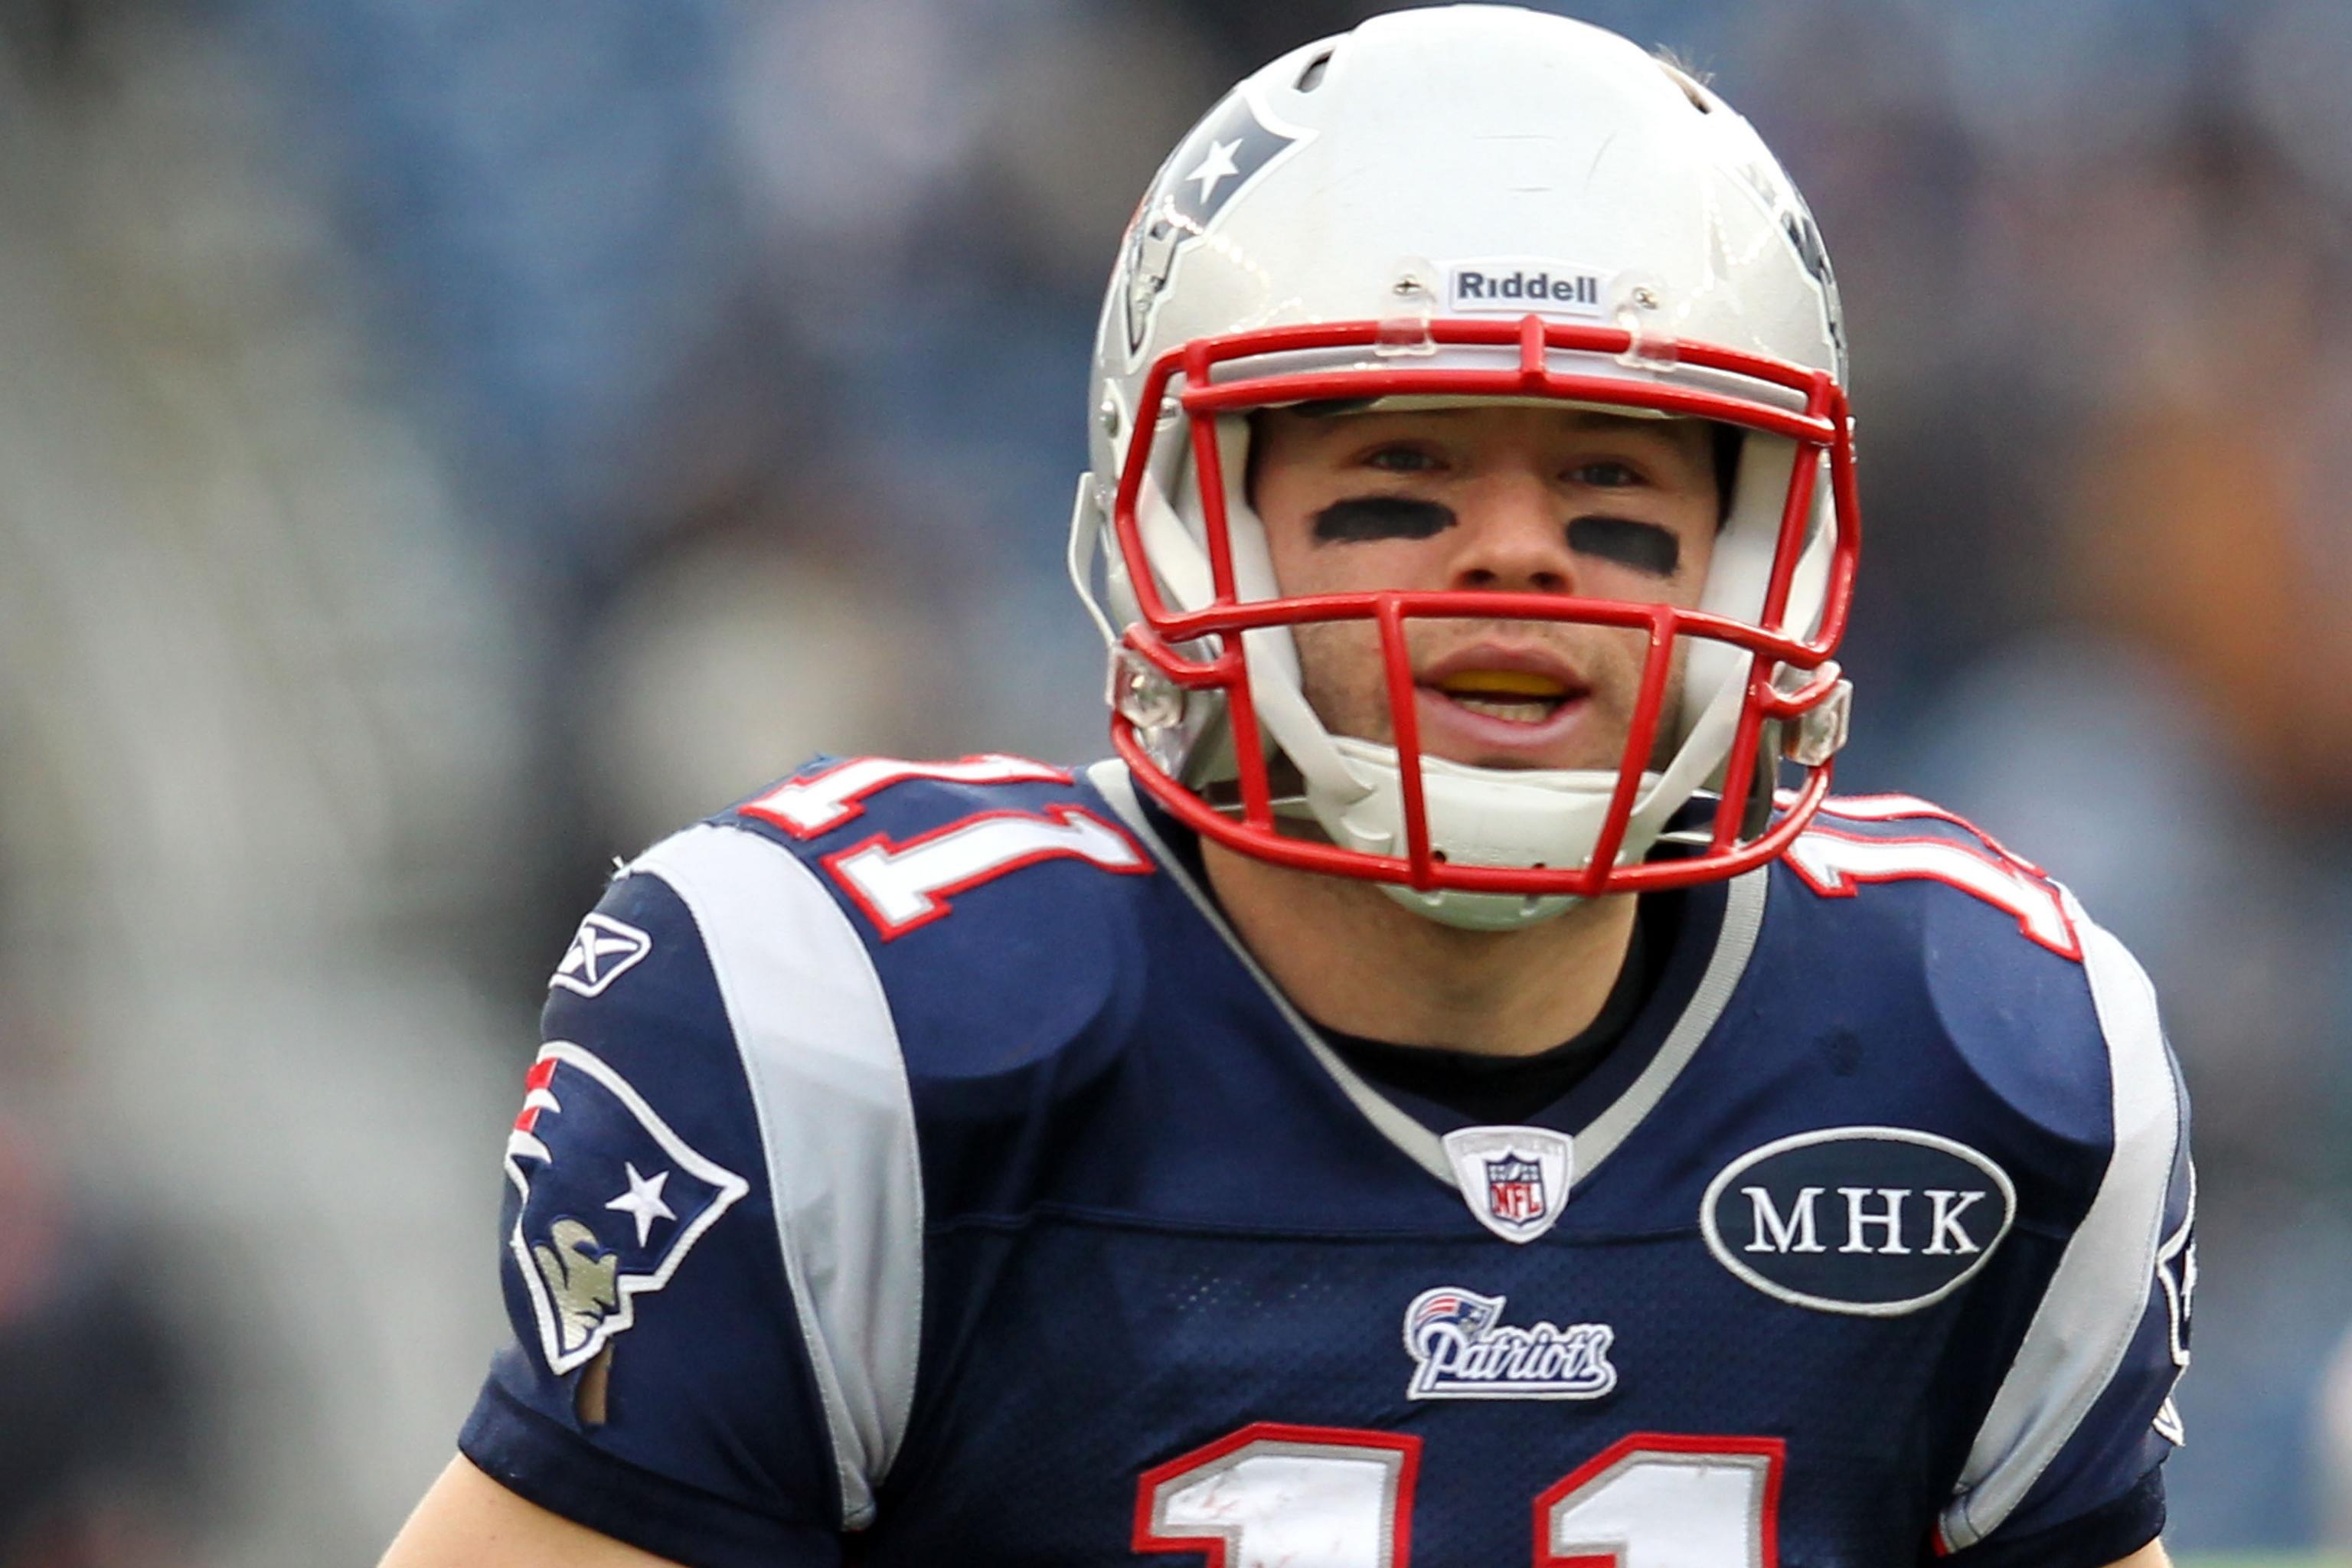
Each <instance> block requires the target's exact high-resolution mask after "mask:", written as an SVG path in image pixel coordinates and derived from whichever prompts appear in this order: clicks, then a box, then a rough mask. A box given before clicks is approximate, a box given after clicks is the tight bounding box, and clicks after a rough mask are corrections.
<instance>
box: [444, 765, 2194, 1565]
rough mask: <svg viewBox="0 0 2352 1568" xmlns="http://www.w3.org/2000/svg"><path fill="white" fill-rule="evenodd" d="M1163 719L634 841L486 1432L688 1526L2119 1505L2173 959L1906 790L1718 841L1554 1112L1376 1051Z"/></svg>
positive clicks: (737, 1546) (1960, 1541)
mask: <svg viewBox="0 0 2352 1568" xmlns="http://www.w3.org/2000/svg"><path fill="white" fill-rule="evenodd" d="M1161 831H1162V826H1161V824H1160V822H1159V820H1158V819H1157V818H1156V817H1154V816H1152V815H1151V814H1150V813H1148V812H1146V811H1144V810H1142V809H1140V808H1139V805H1138V802H1137V800H1136V797H1135V795H1134V793H1133V790H1132V786H1131V785H1130V784H1129V782H1128V780H1127V778H1126V776H1125V774H1124V773H1123V772H1122V771H1121V770H1119V769H1118V768H1117V767H1116V766H1114V765H1109V764H1105V765H1100V766H1097V767H1096V768H1094V769H1092V770H1089V771H1088V772H1087V773H1084V774H1081V775H1078V776H1076V777H1073V776H1070V775H1067V774H1063V773H1057V772H1056V771H1055V770H1052V769H1047V768H1043V767H1040V766H1038V765H1036V764H1034V763H1021V762H1018V761H1016V760H1013V759H1008V758H979V759H971V760H968V761H966V762H964V763H949V764H929V765H919V764H907V763H887V762H882V761H878V760H872V759H868V760H866V761H861V762H855V763H832V764H827V765H824V766H821V767H815V768H813V769H811V770H809V771H807V772H805V773H803V774H801V775H798V776H796V777H795V778H794V779H793V780H790V781H787V782H786V783H784V784H781V785H779V786H777V787H776V788H774V789H772V790H770V791H768V792H767V793H766V794H764V795H761V796H759V797H756V798H755V799H754V800H752V801H751V802H749V803H747V804H745V805H742V806H740V807H738V808H736V809H734V810H732V811H730V812H728V813H725V814H722V815H721V816H719V817H716V818H714V819H712V820H710V821H709V822H707V823H704V824H702V825H701V826H697V827H694V828H691V829H689V830H688V831H687V832H685V833H682V834H680V835H678V836H677V837H673V838H671V839H669V840H667V841H666V842H664V843H663V844H661V845H658V846H656V847H655V848H654V849H652V850H650V851H648V852H647V853H646V855H645V856H643V857H641V858H639V859H638V860H637V861H636V862H635V864H633V865H632V866H630V867H629V868H627V869H626V870H625V872H624V873H622V874H621V875H620V876H618V877H617V878H616V879H614V883H613V884H612V887H611V889H609V891H608V892H607V894H606V895H605V897H604V900H603V901H602V902H601V903H600V904H599V905H598V907H597V910H596V911H595V912H594V913H593V914H592V915H591V916H589V917H588V920H587V921H586V922H585V923H584V924H583V926H582V927H581V930H580V932H579V934H578V936H577V937H576V938H575V939H574V941H573V943H572V948H571V951H570V952H568V953H567V954H566V955H565V958H564V961H563V963H562V968H561V969H559V971H558V972H557V973H556V976H555V979H554V983H553V986H552V988H551V994H550V1001H549V1004H548V1007H547V1011H546V1016H545V1031H546V1040H547V1044H546V1045H545V1047H544V1048H543V1049H542V1051H541V1054H540V1056H539V1058H537V1060H536V1062H535V1063H534V1064H533V1066H532V1068H530V1075H529V1079H528V1088H527V1091H526V1097H525V1102H524V1106H523V1110H522V1112H521V1114H520V1117H518V1119H517V1121H516V1124H515V1128H514V1131H513V1132H512V1134H511V1136H510V1139H509V1146H508V1152H507V1159H506V1173H507V1177H508V1193H507V1198H508V1202H507V1205H506V1214H505V1219H504V1224H503V1229H502V1236H501V1247H502V1258H503V1264H504V1268H505V1281H506V1293H507V1300H508V1303H509V1309H510V1311H511V1315H512V1317H513V1320H514V1323H515V1329H516V1340H515V1342H514V1343H513V1344H512V1345H511V1346H510V1347H509V1349H507V1350H506V1351H505V1352H502V1353H501V1354H500V1355H499V1358H498V1361H497V1363H496V1364H495V1366H494V1368H493V1371H492V1373H491V1376H490V1378H489V1381H488V1384H487V1386H486V1387H485V1388H484V1390H483V1393H482V1396H481V1399H480V1402H479V1404H478V1405H477V1407H476V1410H475V1412H474V1415H473V1416H472V1418H471V1420H470V1421H469V1422H468V1424H467V1427H466V1430H465V1433H464V1436H463V1438H462V1442H461V1446H462V1447H463V1449H464V1451H465V1453H466V1454H467V1456H468V1457H469V1458H472V1459H473V1460H474V1462H475V1463H477V1464H478V1465H479V1466H480V1467H481V1468H483V1469H485V1470H486V1471H488V1473H489V1474H490V1475H492V1476H494V1477H496V1478H498V1479H500V1480H501V1481H503V1482H504V1483H505V1484H507V1485H508V1486H509V1487H511V1488H513V1489H515V1490H517V1491H518V1492H520V1493H521V1494H522V1495H523V1496H525V1497H527V1498H530V1500H534V1501H536V1502H538V1503H540V1504H541V1505H543V1506H545V1507H547V1508H550V1509H552V1510H555V1511H557V1512H559V1513H562V1514H564V1515H567V1516H569V1517H571V1518H572V1519H574V1520H577V1521H581V1522H582V1523H583V1524H586V1525H588V1526H590V1527H591V1528H593V1529H595V1530H599V1531H604V1532H605V1533H608V1534H610V1535H613V1536H615V1537H618V1538H620V1539H623V1540H625V1541H628V1542H634V1543H635V1544H637V1545H640V1546H642V1547H644V1548H646V1550H649V1551H651V1552H656V1553H657V1554H659V1555H661V1556H665V1557H668V1558H673V1559H676V1560H677V1561H678V1562H680V1563H688V1564H693V1565H696V1568H751V1565H753V1564H760V1565H774V1564H788V1563H838V1562H841V1561H843V1560H844V1557H845V1553H847V1554H848V1555H850V1556H852V1557H854V1558H855V1560H856V1561H858V1562H861V1563H865V1564H867V1565H869V1568H900V1565H904V1568H938V1565H939V1564H941V1563H958V1564H964V1565H970V1568H980V1565H987V1564H1006V1565H1010V1564H1023V1565H1044V1564H1070V1565H1076V1564H1081V1563H1083V1564H1102V1563H1118V1562H1129V1561H1137V1560H1139V1554H1143V1553H1170V1554H1173V1555H1174V1556H1175V1558H1176V1559H1177V1560H1178V1561H1179V1562H1184V1561H1205V1562H1206V1563H1209V1564H1210V1565H1211V1568H1257V1565H1259V1564H1270V1563H1286V1564H1290V1565H1291V1568H1406V1565H1407V1564H1408V1563H1420V1564H1423V1565H1424V1568H1430V1565H1450V1564H1482V1563H1511V1562H1527V1561H1530V1560H1532V1561H1534V1562H1536V1563H1538V1564H1547V1563H1549V1564H1559V1565H1573V1564H1588V1565H1589V1564H1597V1563H1622V1564H1624V1565H1627V1568H1723V1565H1724V1564H1736V1563H1747V1564H1750V1565H1752V1568H1765V1565H1769V1564H1775V1563H1789V1564H1796V1563H1804V1564H1833V1563H1852V1564H1872V1565H1878V1568H1883V1565H1884V1564H1886V1563H1914V1562H1924V1561H1927V1560H1929V1559H1932V1558H1936V1557H1941V1556H1950V1557H1952V1558H1953V1559H1954V1560H1956V1561H1957V1562H1959V1563H1985V1564H1993V1563H2033V1564H2036V1565H2037V1568H2053V1565H2059V1568H2063V1565H2067V1564H2078V1563H2079V1564H2092V1565H2095V1564H2103V1563H2110V1562H2112V1561H2114V1560H2116V1559H2117V1558H2121V1557H2124V1556H2126V1555H2128V1554H2129V1552H2132V1551H2133V1550H2135V1549H2137V1547H2138V1546H2140V1545H2141V1544H2143V1543H2144V1542H2147V1540H2149V1539H2150V1538H2152V1537H2153V1536H2154V1534H2155V1533H2156V1531H2157V1530H2158V1528H2159V1527H2160V1525H2161V1523H2162V1513H2163V1501H2162V1489H2161V1485H2160V1480H2159V1478H2158V1465H2159V1463H2160V1462H2161V1460H2162V1459H2163V1458H2164V1456H2165V1454H2166V1453H2167V1452H2168V1448H2169V1446H2170V1444H2171V1443H2173V1442H2177V1441H2178V1440H2179V1423H2178V1416H2177V1415H2176V1414H2175V1412H2174V1410H2173V1407H2172V1405H2171V1402H2170V1397H2169V1396H2170V1394H2171V1390H2172V1385H2173V1383H2174V1381H2175V1379H2176V1377H2177V1376H2178V1375H2179V1371H2180V1369H2181V1368H2182V1367H2183V1366H2185V1365H2186V1364H2187V1361H2188V1346H2187V1321H2188V1302H2189V1289H2190V1286H2191V1284H2192V1282H2193V1263H2192V1262H2191V1254H2190V1252H2189V1226H2190V1223H2191V1217H2192V1216H2191V1212H2190V1211H2191V1205H2192V1200H2191V1193H2190V1177H2189V1163H2188V1151H2187V1142H2186V1116H2187V1111H2186V1106H2185V1102H2184V1101H2183V1099H2182V1096H2181V1093H2180V1089H2179V1079H2178V1077H2177V1075H2176V1073H2175V1070H2174V1068H2173V1066H2172V1064H2171V1061H2170V1058H2169V1056H2168V1051H2167V1047H2166V1046H2165V1043H2164V1039H2163V1037H2162V1033H2161V1030H2160V1028H2159V1026H2158V1018H2157V1013H2156V1006H2155V1002H2154V998H2153V994H2152V993H2151V991H2150V989H2149V986H2148V984H2147V979H2146V978H2145V976H2144V975H2143V974H2142V973H2140V971H2139V969H2138V967H2137V964H2135V963H2133V961H2132V959H2131V958H2130V956H2129V955H2128V954H2127V953H2126V952H2125V951H2124V950H2123V948H2122V947H2121V946H2120V945H2118V944H2117V943H2116V941H2115V939H2114V938H2113V937H2111V936H2109V935H2108V934H2106V933H2105V931H2101V930H2100V929H2099V928H2097V927H2096V926H2095V925H2094V924H2093V923H2092V922H2091V921H2089V920H2088V919H2087V918H2086V917H2085V916H2084V913H2083V911H2082V910H2081V909H2080V908H2079V907H2078V906H2077V905H2076V904H2075V903H2074V900H2072V898H2071V897H2070V896H2069V895H2067V894H2066V893H2065V892H2064V891H2063V889H2060V888H2058V887H2056V886H2055V885H2054V884H2053V883H2051V882H2049V881H2047V880H2046V879H2043V878H2042V876H2040V875H2039V874H2038V872H2036V871H2035V870H2034V869H2033V868H2031V867H2029V866H2028V865H2026V864H2025V863H2024V862H2022V861H2020V860H2018V859H2016V858H2013V857H2011V856H2010V855H2008V854H2006V853H2005V852H2004V851H2002V850H2001V849H2000V847H1998V846H1996V845H1993V844H1991V843H1990V841H1989V840H1986V839H1984V838H1983V837H1981V836H1979V835H1978V834H1976V833H1975V832H1973V830H1971V829H1969V828H1968V827H1967V826H1965V825H1962V824H1959V823H1958V822H1956V821H1954V820H1953V819H1951V818H1949V817H1947V816H1943V815H1942V814H1940V813H1938V812H1937V811H1936V810H1935V808H1933V807H1930V806H1927V805H1925V804H1924V803H1922V802H1918V801H1915V800H1911V799H1909V798H1908V797H1874V798H1870V799H1862V800H1853V801H1846V802H1837V803H1832V807H1831V809H1830V810H1829V811H1828V812H1827V813H1825V814H1824V815H1823V816H1821V817H1820V818H1818V819H1817V822H1816V824H1815V826H1814V827H1813V828H1812V829H1811V831H1809V832H1808V833H1806V834H1805V835H1804V836H1803V837H1801V839H1800V840H1799V841H1798V844H1797V847H1796V848H1794V849H1793V850H1792V851H1791V852H1790V854H1789V855H1788V856H1787V857H1785V858H1783V859H1781V860H1780V861H1777V862H1775V863H1773V864H1772V865H1771V866H1769V867H1768V868H1763V869H1759V870H1757V871H1754V872H1751V873H1749V874H1748V875H1746V876H1743V877H1740V878H1738V879H1733V880H1731V881H1728V882H1723V883H1717V884H1715V885H1712V886H1708V887H1704V888H1700V889H1694V890H1692V891H1691V892H1689V893H1687V894H1685V895H1684V897H1685V900H1686V904H1685V910H1683V913H1682V919H1681V920H1680V921H1679V922H1678V933H1677V935H1676V937H1675V949H1674V951H1673V952H1672V953H1671V954H1670V955H1669V956H1668V957H1667V958H1666V959H1665V960H1664V963H1663V966H1662V968H1661V971H1660V977H1659V980H1658V984H1657V985H1656V988H1655V991H1654V994H1653V995H1652V996H1651V998H1650V1000H1649V1002H1648V1003H1647V1004H1646V1005H1645V1006H1644V1007H1643V1011H1642V1012H1641V1013H1640V1015H1639V1016H1636V1017H1635V1018H1634V1019H1633V1022H1632V1024H1631V1025H1630V1026H1629V1027H1628V1029H1627V1032H1626V1034H1625V1035H1624V1036H1623V1037H1622V1038H1621V1039H1620V1040H1619V1041H1618V1043H1617V1044H1616V1045H1615V1046H1614V1047H1612V1049H1611V1051H1610V1053H1609V1054H1608V1056H1607V1057H1606V1058H1604V1059H1603V1060H1602V1061H1601V1064H1600V1065H1599V1066H1598V1067H1597V1068H1595V1069H1594V1070H1592V1071H1591V1073H1590V1074H1589V1075H1588V1076H1586V1077H1585V1078H1584V1079H1581V1080H1580V1081H1579V1082H1577V1083H1576V1084H1575V1086H1574V1087H1573V1088H1572V1089H1570V1090H1569V1091H1568V1093H1567V1094H1566V1095H1565V1096H1564V1098H1562V1099H1561V1100H1559V1101H1558V1102H1557V1103H1556V1104H1554V1105H1552V1106H1551V1107H1549V1109H1548V1110H1545V1111H1543V1112H1541V1113H1539V1114H1538V1115H1537V1116H1535V1117H1533V1118H1532V1119H1531V1120H1530V1121H1528V1123H1527V1124H1525V1125H1515V1126H1509V1127H1475V1126H1468V1125H1465V1124H1464V1122H1465V1119H1464V1118H1462V1117H1461V1116H1459V1115H1457V1114H1454V1113H1452V1112H1449V1111H1448V1110H1446V1109H1445V1108H1444V1107H1443V1106H1441V1105H1437V1104H1433V1103H1423V1102H1420V1101H1418V1100H1412V1099H1411V1098H1410V1097H1408V1096H1404V1095H1402V1094H1399V1095H1396V1096H1394V1097H1391V1096H1390V1095H1388V1094H1384V1093H1383V1092H1382V1091H1381V1090H1380V1089H1376V1088H1374V1087H1373V1086H1372V1085H1370V1084H1369V1083H1367V1082H1366V1081H1364V1080H1363V1079H1360V1078H1359V1077H1357V1076H1356V1075H1355V1074H1353V1073H1352V1072H1351V1071H1350V1070H1349V1068H1348V1066H1347V1065H1346V1064H1345V1063H1344V1062H1343V1061H1341V1060H1340V1059H1339V1058H1338V1057H1337V1056H1336V1055H1335V1054H1334V1053H1333V1052H1332V1051H1331V1050H1330V1048H1329V1047H1328V1045H1326V1043H1325V1042H1323V1041H1322V1040H1321V1039H1319V1038H1318V1037H1317V1035H1316V1034H1315V1032H1314V1030H1313V1029H1312V1027H1311V1026H1309V1025H1308V1024H1307V1022H1306V1021H1305V1020H1304V1019H1302V1018H1301V1017H1300V1016H1298V1015H1297V1013H1296V1012H1295V1011H1294V1010H1293V1009H1292V1008H1291V1007H1290V1005H1288V1003H1287V1002H1286V1000H1285V999H1284V998H1283V997H1282V995H1281V994H1279V993H1278V992H1276V990H1275V989H1274V988H1273V987H1272V986H1271V985H1270V984H1268V983H1267V982H1266V981H1265V978H1264V976H1263V975H1262V974H1261V973H1259V972H1258V970H1257V969H1256V968H1255V965H1254V964H1253V963H1252V962H1251V960H1250V958H1249V956H1248V954H1247V952H1246V951H1245V950H1244V949H1243V948H1242V947H1241V946H1240V945H1239V944H1238V943H1237V942H1236V941H1235V940H1234V937H1233V935H1232V934H1231V932H1230V931H1228V930H1227V929H1226V928H1225V926H1224V925H1223V921H1222V920H1221V919H1220V917H1219V915H1218V913H1217V910H1216V908H1215V905H1214V903H1213V901H1212V900H1209V899H1208V898H1207V897H1206V896H1205V895H1204V894H1203V892H1202V889H1200V888H1199V886H1198V885H1197V884H1196V883H1195V882H1194V881H1193V879H1192V877H1191V876H1190V875H1189V874H1188V873H1187V872H1186V871H1185V869H1184V868H1183V861H1182V859H1181V858H1180V857H1177V856H1174V855H1171V853H1170V851H1169V849H1168V847H1167V844H1166V843H1165V842H1164V841H1163V839H1162V838H1161V837H1160V833H1161Z"/></svg>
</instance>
